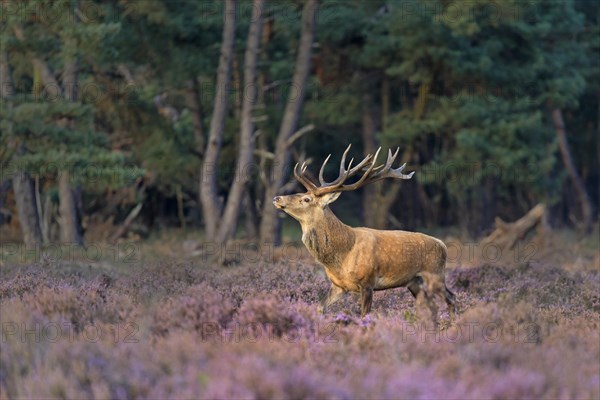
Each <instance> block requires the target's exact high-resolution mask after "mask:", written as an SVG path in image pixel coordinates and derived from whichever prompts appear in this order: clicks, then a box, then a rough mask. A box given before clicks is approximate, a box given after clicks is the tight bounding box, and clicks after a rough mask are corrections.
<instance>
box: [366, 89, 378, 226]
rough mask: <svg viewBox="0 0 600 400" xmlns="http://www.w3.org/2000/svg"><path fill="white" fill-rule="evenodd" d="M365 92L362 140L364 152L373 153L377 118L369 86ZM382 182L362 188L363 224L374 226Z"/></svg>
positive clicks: (375, 146)
mask: <svg viewBox="0 0 600 400" xmlns="http://www.w3.org/2000/svg"><path fill="white" fill-rule="evenodd" d="M365 90H366V93H365V94H363V95H362V99H361V103H362V104H361V107H362V130H361V133H362V142H363V148H364V153H365V154H374V152H375V151H376V148H377V140H376V138H375V134H376V133H377V130H378V129H377V118H376V117H375V111H374V110H373V98H372V96H371V95H370V94H369V92H370V88H366V89H365ZM381 184H382V182H376V183H374V184H372V185H367V186H365V187H364V188H363V196H362V203H363V222H364V224H365V226H368V227H375V226H376V224H375V214H376V212H375V209H376V207H375V204H376V203H375V201H376V199H377V197H378V193H379V191H380V187H381Z"/></svg>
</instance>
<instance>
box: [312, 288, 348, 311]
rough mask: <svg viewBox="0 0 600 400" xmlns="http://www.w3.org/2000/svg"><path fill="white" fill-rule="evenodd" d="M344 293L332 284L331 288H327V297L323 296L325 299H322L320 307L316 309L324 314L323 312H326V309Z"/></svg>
mask: <svg viewBox="0 0 600 400" xmlns="http://www.w3.org/2000/svg"><path fill="white" fill-rule="evenodd" d="M344 293H346V291H345V290H344V289H342V288H341V287H339V286H336V285H334V284H333V283H332V284H331V287H330V288H329V292H328V293H327V296H325V298H323V300H322V301H321V305H320V306H319V308H318V312H319V313H321V314H324V313H325V311H327V307H329V306H330V305H332V304H333V303H335V302H336V301H338V300H339V299H341V298H342V296H343V295H344Z"/></svg>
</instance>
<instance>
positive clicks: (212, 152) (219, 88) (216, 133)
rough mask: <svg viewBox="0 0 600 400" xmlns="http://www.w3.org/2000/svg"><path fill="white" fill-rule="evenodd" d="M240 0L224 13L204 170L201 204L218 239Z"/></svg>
mask: <svg viewBox="0 0 600 400" xmlns="http://www.w3.org/2000/svg"><path fill="white" fill-rule="evenodd" d="M236 11H237V10H236V1H235V0H226V1H225V8H224V12H223V20H224V25H223V41H222V43H221V56H220V58H219V69H218V73H217V83H216V90H215V100H214V108H213V112H212V117H211V120H210V130H209V135H208V143H207V146H206V151H205V152H204V160H203V162H202V170H201V173H200V185H199V186H200V190H199V192H200V203H201V204H202V214H203V218H204V227H205V230H206V237H208V238H214V237H215V235H216V233H217V223H218V221H219V217H220V216H221V204H220V201H219V197H218V196H217V175H216V167H217V160H218V158H219V152H220V150H221V143H222V140H223V129H224V127H225V117H226V114H227V96H226V94H227V90H228V88H229V85H230V82H231V59H232V56H233V45H234V40H235V15H236Z"/></svg>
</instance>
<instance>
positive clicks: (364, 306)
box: [360, 287, 373, 318]
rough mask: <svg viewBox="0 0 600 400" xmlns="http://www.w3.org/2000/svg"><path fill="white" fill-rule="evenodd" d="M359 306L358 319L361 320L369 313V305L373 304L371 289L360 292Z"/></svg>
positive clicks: (363, 289) (367, 288)
mask: <svg viewBox="0 0 600 400" xmlns="http://www.w3.org/2000/svg"><path fill="white" fill-rule="evenodd" d="M360 298H361V306H360V317H361V318H363V317H364V316H365V315H367V314H368V313H369V311H371V304H372V303H373V288H372V287H366V288H362V289H361V291H360Z"/></svg>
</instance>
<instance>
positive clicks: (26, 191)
mask: <svg viewBox="0 0 600 400" xmlns="http://www.w3.org/2000/svg"><path fill="white" fill-rule="evenodd" d="M0 84H1V85H2V87H1V89H0V98H2V100H3V103H4V101H6V104H5V105H3V107H10V104H8V103H9V102H8V101H7V100H8V99H10V97H12V95H13V93H14V87H13V83H12V75H11V71H10V64H9V62H8V53H7V52H6V51H5V50H3V51H2V53H1V54H0ZM10 130H11V128H10V127H9V132H7V135H8V136H10V135H11V132H10ZM24 151H25V149H24V148H23V146H22V145H21V146H19V149H18V150H17V156H18V155H19V154H18V153H23V152H24ZM12 186H13V191H14V194H15V201H16V203H17V204H16V205H17V213H18V214H19V224H20V225H21V232H22V234H23V242H24V243H25V245H26V246H27V247H35V246H36V245H39V244H41V243H42V230H41V229H40V218H39V215H38V212H37V206H36V200H35V190H34V186H33V180H32V179H31V177H30V176H29V174H27V173H26V172H24V171H16V173H15V175H14V176H13V178H12Z"/></svg>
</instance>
